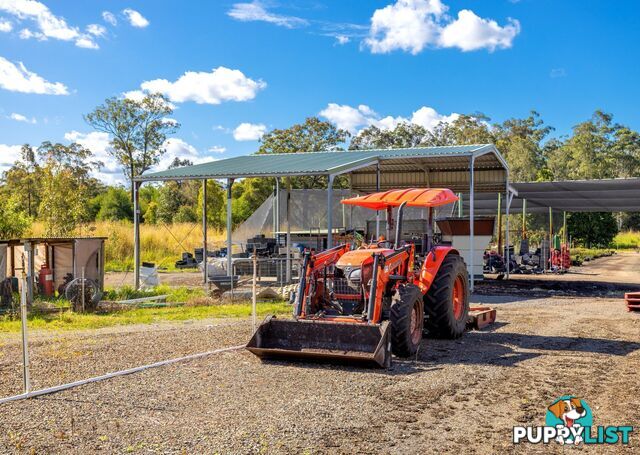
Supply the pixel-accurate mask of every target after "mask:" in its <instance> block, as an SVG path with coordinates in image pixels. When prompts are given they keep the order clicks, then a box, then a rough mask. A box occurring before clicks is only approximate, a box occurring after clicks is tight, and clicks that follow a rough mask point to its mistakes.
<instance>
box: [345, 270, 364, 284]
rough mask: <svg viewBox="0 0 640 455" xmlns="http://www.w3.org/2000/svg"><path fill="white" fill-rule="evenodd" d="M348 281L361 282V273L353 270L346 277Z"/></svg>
mask: <svg viewBox="0 0 640 455" xmlns="http://www.w3.org/2000/svg"><path fill="white" fill-rule="evenodd" d="M348 279H349V281H351V282H352V283H360V281H361V280H362V271H361V270H360V269H353V270H352V271H351V273H349V276H348Z"/></svg>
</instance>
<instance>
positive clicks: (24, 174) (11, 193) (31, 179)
mask: <svg viewBox="0 0 640 455" xmlns="http://www.w3.org/2000/svg"><path fill="white" fill-rule="evenodd" d="M39 172H40V166H39V164H38V160H37V156H36V152H35V151H34V149H33V147H31V146H30V145H29V144H24V145H23V146H22V149H21V151H20V159H19V160H18V161H16V162H15V163H14V165H13V166H12V167H11V168H9V169H8V170H7V171H5V172H4V173H3V176H2V181H3V184H4V185H3V189H2V190H3V191H2V193H3V195H2V197H3V199H6V198H10V197H12V198H14V203H15V204H16V208H17V209H18V210H20V211H24V212H26V214H27V215H28V216H29V217H35V216H36V215H37V211H38V206H39V205H40V179H39Z"/></svg>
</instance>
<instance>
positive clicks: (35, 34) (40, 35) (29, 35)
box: [18, 28, 47, 41]
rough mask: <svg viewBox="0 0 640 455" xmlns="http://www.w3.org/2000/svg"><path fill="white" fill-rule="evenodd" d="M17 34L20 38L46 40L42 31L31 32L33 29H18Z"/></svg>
mask: <svg viewBox="0 0 640 455" xmlns="http://www.w3.org/2000/svg"><path fill="white" fill-rule="evenodd" d="M18 36H19V37H20V39H31V38H35V39H37V40H38V41H46V40H47V37H46V36H45V35H44V33H40V32H33V31H31V30H29V29H28V28H23V29H22V30H20V33H18Z"/></svg>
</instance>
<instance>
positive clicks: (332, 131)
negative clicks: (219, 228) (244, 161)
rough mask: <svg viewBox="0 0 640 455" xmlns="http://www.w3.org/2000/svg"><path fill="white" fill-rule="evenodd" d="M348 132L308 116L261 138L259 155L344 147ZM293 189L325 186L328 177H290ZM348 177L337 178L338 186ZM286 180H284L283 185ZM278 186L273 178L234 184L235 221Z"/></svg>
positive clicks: (330, 149)
mask: <svg viewBox="0 0 640 455" xmlns="http://www.w3.org/2000/svg"><path fill="white" fill-rule="evenodd" d="M348 138H349V133H348V132H347V131H345V130H342V129H339V128H336V126H335V125H333V124H332V123H330V122H325V121H322V120H320V119H319V118H317V117H309V118H307V119H305V121H304V122H303V123H299V124H296V125H293V126H291V127H289V128H286V129H275V130H273V131H270V132H269V133H267V134H265V135H264V136H263V137H262V139H261V140H260V142H261V144H260V148H259V149H258V152H257V153H259V154H268V153H313V152H319V151H327V150H328V151H339V150H344V145H345V141H346V140H347V139H348ZM290 181H291V187H292V188H326V187H327V178H326V177H325V176H318V175H312V176H302V177H291V179H290ZM346 184H347V182H346V180H345V179H340V178H337V179H336V180H335V181H334V186H335V187H336V188H341V187H346ZM284 186H285V182H283V187H284ZM274 187H275V179H273V178H249V179H244V180H243V181H241V182H238V183H236V184H235V185H234V187H233V197H234V199H235V202H234V203H233V213H234V214H233V221H234V223H236V222H242V221H244V220H245V219H246V217H248V216H249V215H250V214H251V213H253V212H254V211H255V210H256V209H257V208H258V207H260V205H261V204H262V203H263V202H264V201H265V200H266V199H267V198H268V197H269V195H270V194H271V193H272V192H273V188H274Z"/></svg>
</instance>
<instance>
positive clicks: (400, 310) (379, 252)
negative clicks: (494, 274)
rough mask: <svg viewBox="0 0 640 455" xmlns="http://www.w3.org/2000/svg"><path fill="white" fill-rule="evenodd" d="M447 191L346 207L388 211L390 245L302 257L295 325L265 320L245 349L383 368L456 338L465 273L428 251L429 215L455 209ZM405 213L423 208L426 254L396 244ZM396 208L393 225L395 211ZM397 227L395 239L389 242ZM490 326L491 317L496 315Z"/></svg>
mask: <svg viewBox="0 0 640 455" xmlns="http://www.w3.org/2000/svg"><path fill="white" fill-rule="evenodd" d="M457 200H458V198H457V196H456V195H455V194H454V193H453V192H452V191H451V190H449V189H436V188H428V189H426V188H412V189H402V190H392V191H386V192H381V193H374V194H369V195H366V196H361V197H355V198H351V199H345V200H343V201H342V203H343V204H348V205H357V206H360V207H366V208H370V209H373V210H386V212H387V229H388V231H389V234H388V237H387V239H382V238H381V239H379V241H378V242H376V243H372V244H368V245H362V246H360V247H359V248H357V249H352V248H351V246H350V245H339V246H336V247H334V248H331V249H328V250H326V251H322V252H319V253H315V252H312V251H306V252H305V254H304V259H303V265H302V271H301V274H300V275H301V276H300V283H299V285H298V289H297V292H296V293H295V294H294V296H293V298H292V300H293V303H294V310H293V313H294V314H293V316H294V319H293V320H280V319H276V318H275V317H273V316H270V317H268V318H267V319H266V320H265V322H264V323H263V324H262V325H261V326H260V327H259V328H258V330H257V331H256V333H255V334H254V336H253V337H252V339H251V340H250V341H249V343H248V345H247V349H248V350H249V351H251V352H253V353H254V354H256V355H257V356H259V357H261V358H295V359H309V358H315V359H331V360H339V361H346V362H349V363H353V362H358V363H368V364H373V365H377V366H383V367H387V366H389V365H390V364H391V354H392V353H393V354H395V355H396V356H398V357H409V356H412V355H414V354H415V353H416V352H417V350H418V348H419V346H420V343H421V340H422V337H423V333H424V332H426V333H427V334H428V335H430V336H434V337H439V338H457V337H459V336H461V335H462V334H463V333H464V331H465V329H466V326H467V319H468V314H469V276H468V272H467V266H466V265H465V263H464V260H463V259H462V257H461V256H460V254H459V253H458V251H457V250H455V249H453V248H452V247H451V246H450V245H435V244H434V243H433V235H432V233H433V213H432V212H433V211H432V207H437V206H441V205H445V204H449V203H452V202H455V201H457ZM406 206H410V207H425V208H428V209H429V211H428V223H427V226H428V233H427V243H426V248H425V249H424V250H423V252H424V254H417V253H416V248H415V245H414V244H413V243H412V242H404V241H402V240H401V233H402V219H403V212H404V208H405V207H406ZM394 207H395V208H397V213H396V220H395V223H394V220H393V216H392V214H393V208H394ZM394 227H395V239H394V241H393V242H391V241H390V240H388V239H389V238H391V234H392V229H393V228H394ZM493 317H494V318H495V311H494V312H493Z"/></svg>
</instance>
